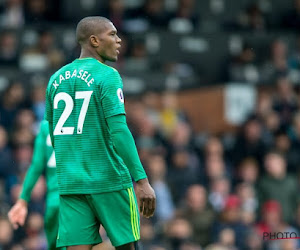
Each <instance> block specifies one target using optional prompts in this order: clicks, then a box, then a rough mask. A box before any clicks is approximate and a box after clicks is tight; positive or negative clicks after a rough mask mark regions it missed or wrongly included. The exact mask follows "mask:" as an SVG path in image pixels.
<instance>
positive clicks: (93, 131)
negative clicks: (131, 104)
mask: <svg viewBox="0 0 300 250" xmlns="http://www.w3.org/2000/svg"><path fill="white" fill-rule="evenodd" d="M122 89H123V83H122V80H121V77H120V75H119V73H118V71H117V70H115V69H114V68H112V67H109V66H107V65H105V64H103V63H101V62H99V61H97V60H96V59H94V58H85V59H77V60H74V61H73V62H72V63H70V64H68V65H66V66H64V67H63V68H61V69H60V70H58V71H57V72H56V73H55V74H54V75H53V76H52V77H51V78H50V81H49V84H48V87H47V91H46V92H47V93H46V116H45V117H46V119H47V120H48V121H49V125H50V129H51V131H50V133H51V134H52V136H53V145H54V149H55V156H56V163H57V178H58V186H59V192H60V194H91V193H103V192H111V191H117V190H122V189H126V188H128V187H130V186H131V185H132V179H131V176H130V173H129V170H128V168H127V166H126V165H125V163H124V162H123V160H122V158H121V157H120V155H119V154H118V153H117V151H116V148H115V147H114V143H113V138H112V135H111V133H110V131H109V128H108V125H107V122H106V119H107V118H109V117H112V116H115V115H119V114H125V108H124V97H123V92H122ZM83 114H84V115H83ZM129 167H130V166H129ZM133 174H135V173H133Z"/></svg>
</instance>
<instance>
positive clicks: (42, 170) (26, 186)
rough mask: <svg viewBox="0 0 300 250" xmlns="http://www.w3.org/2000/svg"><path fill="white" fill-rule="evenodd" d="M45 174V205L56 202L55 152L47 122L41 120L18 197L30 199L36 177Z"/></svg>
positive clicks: (57, 198) (57, 197)
mask: <svg viewBox="0 0 300 250" xmlns="http://www.w3.org/2000/svg"><path fill="white" fill-rule="evenodd" d="M42 174H45V178H46V185H47V196H46V197H47V206H51V205H55V204H58V200H59V196H58V185H57V177H56V163H55V154H54V151H53V147H52V144H51V139H50V135H49V124H48V122H47V121H42V122H41V125H40V131H39V133H38V135H37V136H36V138H35V143H34V151H33V157H32V162H31V165H30V167H29V169H28V171H27V174H26V176H25V179H24V183H23V188H22V192H21V195H20V198H21V199H23V200H26V201H27V202H28V201H29V200H30V196H31V192H32V189H33V187H34V186H35V184H36V182H37V180H38V178H39V177H40V176H41V175H42Z"/></svg>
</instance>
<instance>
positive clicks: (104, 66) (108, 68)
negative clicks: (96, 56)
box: [97, 60, 120, 75]
mask: <svg viewBox="0 0 300 250" xmlns="http://www.w3.org/2000/svg"><path fill="white" fill-rule="evenodd" d="M97 62H98V63H99V67H101V68H102V69H103V71H104V72H106V75H120V74H119V72H118V70H116V69H115V68H114V67H112V66H109V65H107V64H105V63H102V62H100V61H98V60H97Z"/></svg>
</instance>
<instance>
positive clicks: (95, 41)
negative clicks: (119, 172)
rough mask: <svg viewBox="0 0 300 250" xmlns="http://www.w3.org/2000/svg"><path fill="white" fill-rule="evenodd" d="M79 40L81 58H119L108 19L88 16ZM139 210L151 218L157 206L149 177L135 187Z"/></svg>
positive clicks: (125, 249) (73, 249)
mask: <svg viewBox="0 0 300 250" xmlns="http://www.w3.org/2000/svg"><path fill="white" fill-rule="evenodd" d="M77 40H78V42H79V43H80V45H81V53H80V58H86V57H93V58H95V59H97V60H98V61H100V62H102V63H105V61H112V62H115V61H117V60H118V54H119V49H120V47H121V39H120V38H119V37H118V35H117V29H116V28H115V26H114V25H113V23H112V22H110V21H109V20H108V19H103V18H100V19H97V17H95V18H86V19H83V20H82V21H81V22H80V23H79V24H78V26H77ZM135 193H136V196H137V200H138V204H139V210H140V213H141V215H142V216H144V217H146V218H150V217H152V216H153V214H154V211H155V207H156V197H155V193H154V190H153V189H152V187H151V186H150V184H149V181H148V179H147V178H146V179H141V180H139V181H137V183H136V187H135ZM91 248H92V245H79V246H69V247H68V248H67V249H68V250H90V249H91ZM116 249H117V250H135V246H134V242H131V243H128V244H125V245H122V246H118V247H116Z"/></svg>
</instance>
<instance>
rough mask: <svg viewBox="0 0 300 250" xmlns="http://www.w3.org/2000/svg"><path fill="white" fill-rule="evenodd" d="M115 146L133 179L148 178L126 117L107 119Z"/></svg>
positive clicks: (117, 116)
mask: <svg viewBox="0 0 300 250" xmlns="http://www.w3.org/2000/svg"><path fill="white" fill-rule="evenodd" d="M106 121H107V125H108V128H109V131H110V134H111V137H112V142H113V145H114V147H115V149H116V151H117V153H118V154H119V155H120V156H121V158H122V160H123V161H124V163H125V164H126V166H127V168H128V169H129V172H130V174H131V176H132V177H133V179H134V180H135V181H138V180H140V179H144V178H147V175H146V173H145V171H144V168H143V166H142V163H141V161H140V158H139V155H138V152H137V149H136V146H135V143H134V139H133V137H132V134H131V132H130V130H129V128H128V126H127V123H126V116H125V115H116V116H112V117H109V118H107V119H106Z"/></svg>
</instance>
